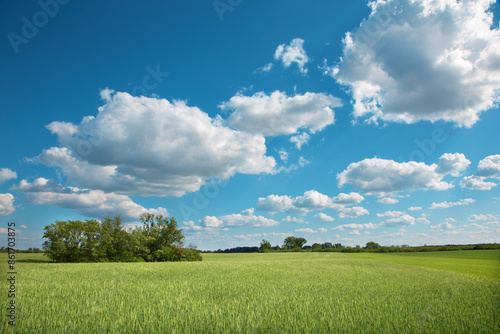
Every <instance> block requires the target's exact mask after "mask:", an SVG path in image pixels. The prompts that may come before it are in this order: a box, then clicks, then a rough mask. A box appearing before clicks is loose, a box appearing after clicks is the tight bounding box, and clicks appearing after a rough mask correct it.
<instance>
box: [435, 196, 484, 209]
mask: <svg viewBox="0 0 500 334" xmlns="http://www.w3.org/2000/svg"><path fill="white" fill-rule="evenodd" d="M475 201H476V200H475V199H472V198H465V199H461V200H459V201H457V202H448V201H444V202H442V203H436V202H432V204H431V206H430V207H429V209H431V210H434V209H447V208H451V207H454V206H462V205H469V204H472V203H474V202H475Z"/></svg>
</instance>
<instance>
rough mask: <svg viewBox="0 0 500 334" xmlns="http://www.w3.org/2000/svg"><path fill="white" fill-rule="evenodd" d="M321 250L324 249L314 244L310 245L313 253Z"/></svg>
mask: <svg viewBox="0 0 500 334" xmlns="http://www.w3.org/2000/svg"><path fill="white" fill-rule="evenodd" d="M322 248H324V247H322V245H321V244H318V243H315V244H313V245H312V250H313V252H317V251H319V250H320V249H322Z"/></svg>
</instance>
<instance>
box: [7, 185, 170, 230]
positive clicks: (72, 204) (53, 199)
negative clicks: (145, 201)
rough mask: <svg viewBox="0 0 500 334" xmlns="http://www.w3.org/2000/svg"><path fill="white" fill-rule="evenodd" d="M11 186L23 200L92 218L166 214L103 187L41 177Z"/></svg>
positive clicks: (131, 218) (129, 217) (162, 209)
mask: <svg viewBox="0 0 500 334" xmlns="http://www.w3.org/2000/svg"><path fill="white" fill-rule="evenodd" d="M13 189H14V190H17V191H20V192H22V193H23V194H24V195H25V198H24V201H25V202H26V203H31V204H49V205H53V206H57V207H60V208H64V209H70V210H73V211H75V212H77V213H79V214H82V215H84V216H87V217H91V218H97V219H102V218H105V217H112V216H121V217H122V218H123V219H124V220H126V221H130V220H134V219H137V218H139V216H140V215H141V214H143V213H145V212H150V213H153V214H161V215H164V216H168V211H167V210H166V209H165V208H162V207H159V208H155V209H153V208H151V209H146V208H144V207H142V206H141V205H139V204H137V203H134V202H133V201H132V200H131V199H130V198H129V197H128V196H125V195H118V194H115V193H105V192H104V191H102V190H89V189H79V188H77V187H64V186H63V185H61V184H60V183H57V182H55V181H53V180H48V179H44V178H38V179H36V180H34V181H33V182H32V183H29V182H28V181H26V180H21V182H20V183H19V185H18V186H15V187H13Z"/></svg>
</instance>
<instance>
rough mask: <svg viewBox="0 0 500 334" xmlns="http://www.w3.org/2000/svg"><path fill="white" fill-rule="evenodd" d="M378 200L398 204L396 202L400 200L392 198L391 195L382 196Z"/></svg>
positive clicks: (383, 202)
mask: <svg viewBox="0 0 500 334" xmlns="http://www.w3.org/2000/svg"><path fill="white" fill-rule="evenodd" d="M377 202H379V203H382V204H396V203H399V201H398V200H397V199H395V198H391V197H384V198H380V199H379V200H377Z"/></svg>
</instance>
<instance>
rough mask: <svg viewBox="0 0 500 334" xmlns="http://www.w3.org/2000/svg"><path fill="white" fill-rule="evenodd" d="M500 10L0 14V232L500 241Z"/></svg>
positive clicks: (86, 9) (196, 7)
mask: <svg viewBox="0 0 500 334" xmlns="http://www.w3.org/2000/svg"><path fill="white" fill-rule="evenodd" d="M499 19H500V10H499V8H498V5H497V4H496V3H495V1H489V0H480V1H461V2H460V3H457V2H456V1H454V0H436V1H433V2H428V1H421V0H416V1H408V0H398V1H387V2H384V1H375V2H370V3H368V2H367V1H322V0H321V1H313V2H305V1H297V0H288V1H284V0H277V1H272V2H270V1H245V0H242V1H240V0H232V1H229V0H220V1H211V0H210V1H194V0H185V1H167V2H160V1H154V2H148V3H147V4H144V3H141V2H138V1H127V2H118V1H106V2H105V3H101V2H99V3H97V2H91V3H88V2H81V1H68V0H64V1H63V0H42V1H40V2H37V1H29V2H28V1H26V2H22V4H21V3H20V2H18V1H12V0H4V1H1V2H0V31H1V33H2V36H3V37H2V41H1V44H0V57H1V59H2V62H1V63H0V71H1V74H2V75H1V79H0V80H2V90H1V91H0V99H1V101H2V108H1V122H0V130H1V131H0V142H1V143H2V146H1V155H0V224H1V225H0V234H3V235H4V236H5V238H3V239H2V243H5V242H6V235H5V234H6V227H7V222H9V221H14V222H16V226H17V227H18V229H19V231H18V235H17V238H18V247H19V248H28V247H41V244H42V242H43V240H42V239H41V236H42V234H43V227H44V226H46V225H48V224H50V223H52V222H54V221H56V220H68V219H81V220H83V219H102V218H104V217H107V216H114V215H121V216H122V217H123V218H124V220H125V223H126V224H127V226H134V225H135V224H137V223H138V222H139V219H138V217H139V215H140V214H141V213H143V212H146V211H150V212H154V213H161V214H164V215H169V216H172V217H174V218H176V219H177V221H178V222H179V225H180V226H181V227H182V228H183V230H184V234H185V236H186V243H193V244H195V245H197V246H198V247H199V248H200V249H218V248H228V247H234V246H243V245H247V246H253V245H258V244H259V241H261V240H262V239H267V240H269V241H271V243H272V244H273V245H275V244H282V242H283V239H284V238H285V237H286V236H288V235H295V236H302V237H305V238H306V239H307V240H308V244H312V243H314V242H326V241H331V242H340V243H342V244H344V245H351V246H354V245H358V244H359V245H364V244H365V243H366V242H368V241H371V240H373V241H376V242H378V243H380V244H383V245H393V244H410V245H422V244H448V243H478V242H498V241H499V240H500V223H499V221H500V210H499V209H498V207H499V205H498V202H499V196H500V190H499V189H500V187H498V184H499V183H500V178H499V176H500V152H499V149H498V148H499V145H498V144H499V136H498V125H499V124H500V113H499V109H498V101H499V98H500V94H499V92H500V83H499V82H500V29H499Z"/></svg>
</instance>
